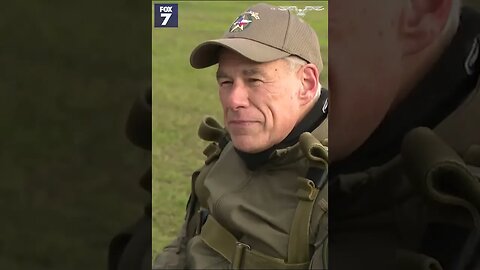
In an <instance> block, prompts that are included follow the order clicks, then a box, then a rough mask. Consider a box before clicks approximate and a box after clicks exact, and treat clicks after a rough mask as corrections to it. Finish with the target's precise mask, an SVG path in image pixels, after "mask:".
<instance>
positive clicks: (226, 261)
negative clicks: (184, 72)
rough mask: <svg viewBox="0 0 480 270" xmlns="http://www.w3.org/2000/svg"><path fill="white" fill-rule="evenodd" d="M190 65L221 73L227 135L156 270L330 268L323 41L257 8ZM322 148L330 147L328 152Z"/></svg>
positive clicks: (217, 135)
mask: <svg viewBox="0 0 480 270" xmlns="http://www.w3.org/2000/svg"><path fill="white" fill-rule="evenodd" d="M190 63H191V65H192V66H193V67H194V68H197V69H200V68H205V67H209V66H212V65H215V64H217V63H218V68H217V73H216V77H217V78H216V79H217V82H218V89H219V90H218V91H219V97H220V102H221V104H222V107H223V111H224V126H225V128H223V127H222V125H220V124H218V123H217V122H216V121H215V120H214V119H212V118H205V120H204V121H203V122H202V124H201V125H200V128H199V136H200V137H201V138H202V139H204V140H207V141H211V144H210V145H209V146H208V147H207V148H206V149H205V150H204V154H205V155H206V161H205V166H204V167H203V168H201V169H200V170H198V171H196V172H195V173H194V174H193V176H192V193H191V195H190V199H189V203H188V206H187V213H186V217H185V223H184V225H183V227H182V229H181V232H180V234H179V236H178V238H177V239H176V240H175V241H174V242H173V243H172V244H171V245H169V246H167V247H166V248H165V249H164V251H163V252H162V253H161V254H160V255H159V256H158V257H157V258H156V260H155V264H154V269H172V268H176V269H178V268H180V269H185V268H187V269H190V268H195V269H212V268H214V269H227V268H233V269H308V268H312V269H324V268H326V267H327V261H326V258H327V212H328V203H327V197H328V195H327V193H328V191H327V188H326V185H325V181H326V176H327V175H326V164H327V148H326V146H324V145H325V144H326V132H325V131H326V128H325V125H326V121H324V120H325V118H326V113H327V101H326V100H327V99H326V95H327V93H326V91H322V90H321V86H320V83H319V74H320V72H321V70H322V60H321V56H320V47H319V44H318V38H317V35H316V34H315V31H314V30H313V29H312V28H311V27H310V26H309V25H308V24H306V23H305V22H304V21H303V20H301V19H300V18H298V17H297V16H296V15H294V14H293V13H292V12H291V11H288V10H282V9H280V8H278V7H274V6H270V5H267V4H258V5H255V6H252V7H250V8H249V9H247V10H246V11H244V12H243V13H241V14H240V15H239V16H238V17H237V18H236V19H235V20H234V22H233V23H232V24H231V25H230V26H229V27H228V29H227V31H226V32H225V34H224V36H223V37H222V38H221V39H217V40H210V41H207V42H204V43H202V44H200V45H198V46H197V47H196V48H195V49H194V50H193V52H192V54H191V58H190ZM321 142H323V144H322V143H321Z"/></svg>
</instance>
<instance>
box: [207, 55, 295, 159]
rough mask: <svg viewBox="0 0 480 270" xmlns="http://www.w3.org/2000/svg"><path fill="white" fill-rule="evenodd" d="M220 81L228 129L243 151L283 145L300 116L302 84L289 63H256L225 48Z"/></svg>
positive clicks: (219, 75)
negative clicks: (282, 142) (299, 94)
mask: <svg viewBox="0 0 480 270" xmlns="http://www.w3.org/2000/svg"><path fill="white" fill-rule="evenodd" d="M217 81H218V85H219V95H220V102H221V103H222V107H223V112H224V121H225V126H226V128H227V130H228V132H229V134H230V136H231V139H232V142H233V145H234V146H235V147H236V148H237V149H239V150H241V151H244V152H249V153H257V152H260V151H263V150H265V149H268V148H269V147H271V146H273V145H275V144H277V143H279V142H281V141H282V140H283V139H284V138H285V137H286V136H287V135H288V134H289V133H290V131H291V130H292V129H293V127H294V126H295V124H296V123H297V120H298V119H299V117H300V103H299V99H298V91H299V90H300V88H301V87H302V85H301V81H300V80H299V79H298V78H297V74H296V72H295V71H292V70H291V69H290V66H289V65H288V63H287V62H286V61H285V60H276V61H272V62H268V63H256V62H253V61H251V60H249V59H247V58H245V57H243V56H241V55H240V54H237V53H235V52H233V51H231V50H226V49H224V50H222V52H221V53H220V57H219V65H218V71H217Z"/></svg>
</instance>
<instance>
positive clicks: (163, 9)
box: [153, 4, 178, 27]
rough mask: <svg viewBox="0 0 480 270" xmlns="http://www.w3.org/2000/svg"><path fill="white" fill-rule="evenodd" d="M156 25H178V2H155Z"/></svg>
mask: <svg viewBox="0 0 480 270" xmlns="http://www.w3.org/2000/svg"><path fill="white" fill-rule="evenodd" d="M153 8H154V16H155V17H154V19H155V20H154V26H155V27H178V4H154V6H153Z"/></svg>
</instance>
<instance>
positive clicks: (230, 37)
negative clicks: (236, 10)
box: [190, 3, 323, 72]
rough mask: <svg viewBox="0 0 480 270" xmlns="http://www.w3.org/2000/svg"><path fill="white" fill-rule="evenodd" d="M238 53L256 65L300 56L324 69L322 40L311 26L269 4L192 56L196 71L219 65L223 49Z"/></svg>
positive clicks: (245, 15)
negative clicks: (290, 56)
mask: <svg viewBox="0 0 480 270" xmlns="http://www.w3.org/2000/svg"><path fill="white" fill-rule="evenodd" d="M222 47H225V48H228V49H231V50H234V51H236V52H238V53H240V54H241V55H243V56H245V57H247V58H249V59H251V60H253V61H255V62H270V61H273V60H277V59H280V58H283V57H287V56H289V55H296V56H298V57H300V58H302V59H304V60H306V61H307V62H309V63H313V64H315V65H316V66H317V68H318V70H319V71H320V72H321V71H322V68H323V64H322V57H321V55H320V45H319V44H318V37H317V34H316V33H315V31H314V30H313V29H312V27H311V26H310V25H308V24H307V23H306V22H304V21H303V20H302V19H300V18H299V17H297V16H296V15H295V14H293V13H292V11H291V10H287V9H282V8H279V7H275V6H271V5H268V4H263V3H262V4H257V5H254V6H252V7H250V8H248V9H247V10H246V11H245V12H243V13H242V14H240V16H238V17H237V19H235V21H234V22H233V23H232V24H231V26H230V28H229V29H228V30H227V31H226V32H225V34H224V35H223V37H222V38H221V39H214V40H209V41H206V42H204V43H201V44H200V45H198V46H197V47H196V48H195V49H194V50H193V51H192V54H191V55H190V64H191V65H192V67H194V68H198V69H200V68H206V67H209V66H212V65H214V64H216V63H218V53H219V51H220V48H222Z"/></svg>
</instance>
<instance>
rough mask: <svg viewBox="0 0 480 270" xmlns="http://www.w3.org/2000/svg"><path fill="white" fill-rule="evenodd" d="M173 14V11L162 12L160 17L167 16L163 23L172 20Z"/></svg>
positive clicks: (165, 23)
mask: <svg viewBox="0 0 480 270" xmlns="http://www.w3.org/2000/svg"><path fill="white" fill-rule="evenodd" d="M171 16H172V13H160V17H162V18H165V19H164V20H163V22H162V25H167V23H168V20H170V17H171Z"/></svg>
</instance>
